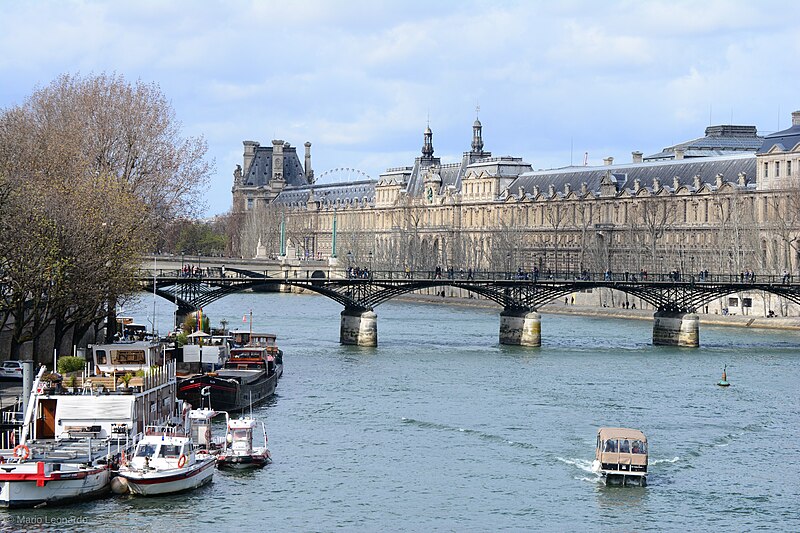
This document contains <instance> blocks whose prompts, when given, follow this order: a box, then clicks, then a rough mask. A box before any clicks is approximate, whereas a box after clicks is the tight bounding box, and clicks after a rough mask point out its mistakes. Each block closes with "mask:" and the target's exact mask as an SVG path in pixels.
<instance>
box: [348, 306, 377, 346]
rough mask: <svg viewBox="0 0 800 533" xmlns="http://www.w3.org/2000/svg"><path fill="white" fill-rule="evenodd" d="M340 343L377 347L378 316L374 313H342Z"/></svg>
mask: <svg viewBox="0 0 800 533" xmlns="http://www.w3.org/2000/svg"><path fill="white" fill-rule="evenodd" d="M339 342H340V343H341V344H348V345H355V346H377V345H378V315H376V314H375V313H374V312H372V311H360V310H349V309H345V310H344V311H342V327H341V329H340V330H339Z"/></svg>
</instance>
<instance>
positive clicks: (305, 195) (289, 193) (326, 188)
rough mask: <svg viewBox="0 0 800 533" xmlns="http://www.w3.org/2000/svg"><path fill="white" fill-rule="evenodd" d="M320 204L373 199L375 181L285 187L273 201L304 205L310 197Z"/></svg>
mask: <svg viewBox="0 0 800 533" xmlns="http://www.w3.org/2000/svg"><path fill="white" fill-rule="evenodd" d="M312 195H313V199H314V200H315V201H317V202H322V205H323V206H325V205H331V206H334V205H342V204H348V203H353V202H360V203H363V202H364V198H366V199H367V202H368V203H370V204H372V203H374V201H375V181H374V180H369V181H366V180H365V181H351V182H348V183H329V184H324V185H307V186H305V187H286V188H285V189H283V190H282V191H281V192H280V194H278V196H276V197H275V200H274V201H273V203H276V204H282V205H305V204H306V203H308V201H309V199H310V198H312Z"/></svg>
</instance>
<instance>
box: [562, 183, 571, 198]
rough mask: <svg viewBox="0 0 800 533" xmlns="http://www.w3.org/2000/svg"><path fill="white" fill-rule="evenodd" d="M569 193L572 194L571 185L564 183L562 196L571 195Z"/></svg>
mask: <svg viewBox="0 0 800 533" xmlns="http://www.w3.org/2000/svg"><path fill="white" fill-rule="evenodd" d="M571 192H572V185H570V184H569V183H565V184H564V196H567V195H569V193H571Z"/></svg>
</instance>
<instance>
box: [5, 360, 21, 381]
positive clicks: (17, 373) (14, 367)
mask: <svg viewBox="0 0 800 533" xmlns="http://www.w3.org/2000/svg"><path fill="white" fill-rule="evenodd" d="M0 378H16V379H22V363H21V362H19V361H3V364H2V365H0Z"/></svg>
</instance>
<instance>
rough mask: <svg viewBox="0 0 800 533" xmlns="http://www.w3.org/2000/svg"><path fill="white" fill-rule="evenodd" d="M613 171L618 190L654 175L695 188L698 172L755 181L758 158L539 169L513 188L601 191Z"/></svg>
mask: <svg viewBox="0 0 800 533" xmlns="http://www.w3.org/2000/svg"><path fill="white" fill-rule="evenodd" d="M609 172H610V175H609V177H610V178H611V182H612V183H613V182H616V183H615V184H616V188H617V190H622V189H624V188H626V187H633V185H634V181H635V180H637V179H638V180H639V183H640V186H641V187H649V188H652V187H653V180H654V179H658V180H659V181H660V183H661V186H663V187H666V186H669V187H672V185H673V182H674V178H675V177H677V178H678V182H679V184H680V185H685V186H687V187H692V188H693V187H694V177H695V176H699V177H700V181H701V182H706V183H714V181H715V179H716V176H717V175H718V174H721V175H722V176H724V177H725V179H727V180H729V181H735V180H736V179H738V176H739V174H740V173H744V174H745V176H747V178H748V180H749V181H750V182H751V183H752V182H754V181H755V177H756V158H755V155H754V154H752V153H745V154H735V155H726V156H721V157H703V158H697V159H679V160H673V161H655V162H645V163H630V164H625V165H604V166H599V167H565V168H560V169H554V170H537V171H534V172H525V173H524V174H521V175H520V176H519V177H518V178H517V179H516V180H514V182H513V183H511V185H510V186H509V188H510V189H511V190H514V191H515V190H517V189H518V188H519V187H523V188H524V189H525V190H526V191H532V190H533V188H534V187H535V186H538V187H539V189H540V190H547V188H548V187H549V186H550V185H553V186H554V187H555V188H556V189H560V190H564V186H565V185H566V184H570V186H571V187H572V189H576V190H580V187H581V184H582V183H584V182H585V183H586V185H587V188H588V189H589V190H590V191H597V190H599V189H600V182H601V181H602V180H603V178H604V177H605V176H606V174H607V173H609Z"/></svg>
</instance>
